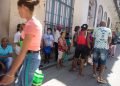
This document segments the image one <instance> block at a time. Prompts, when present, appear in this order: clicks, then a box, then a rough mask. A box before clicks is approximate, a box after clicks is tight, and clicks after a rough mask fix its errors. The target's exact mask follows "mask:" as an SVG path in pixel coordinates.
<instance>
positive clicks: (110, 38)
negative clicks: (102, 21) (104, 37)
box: [108, 30, 112, 45]
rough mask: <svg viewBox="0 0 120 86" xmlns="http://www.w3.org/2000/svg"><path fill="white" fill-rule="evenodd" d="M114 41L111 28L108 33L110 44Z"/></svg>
mask: <svg viewBox="0 0 120 86" xmlns="http://www.w3.org/2000/svg"><path fill="white" fill-rule="evenodd" d="M111 42H112V32H111V30H109V33H108V44H109V45H110V44H111Z"/></svg>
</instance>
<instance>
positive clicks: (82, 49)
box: [75, 45, 88, 59]
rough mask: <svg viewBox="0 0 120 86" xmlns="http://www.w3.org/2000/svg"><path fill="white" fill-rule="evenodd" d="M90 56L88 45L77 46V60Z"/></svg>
mask: <svg viewBox="0 0 120 86" xmlns="http://www.w3.org/2000/svg"><path fill="white" fill-rule="evenodd" d="M87 55H88V48H87V46H86V45H77V47H76V49H75V58H79V57H80V58H82V59H86V58H87Z"/></svg>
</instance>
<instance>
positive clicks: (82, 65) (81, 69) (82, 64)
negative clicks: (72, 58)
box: [79, 59, 85, 75]
mask: <svg viewBox="0 0 120 86" xmlns="http://www.w3.org/2000/svg"><path fill="white" fill-rule="evenodd" d="M84 62H85V60H84V59H80V73H79V74H80V75H83V67H84Z"/></svg>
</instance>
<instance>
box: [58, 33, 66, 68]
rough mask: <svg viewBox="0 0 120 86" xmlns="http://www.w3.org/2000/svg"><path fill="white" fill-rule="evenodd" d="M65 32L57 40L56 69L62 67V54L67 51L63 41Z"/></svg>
mask: <svg viewBox="0 0 120 86" xmlns="http://www.w3.org/2000/svg"><path fill="white" fill-rule="evenodd" d="M65 35H66V34H65V32H61V36H60V38H59V39H58V63H57V67H64V65H63V61H62V59H63V54H64V52H66V51H67V45H66V41H65Z"/></svg>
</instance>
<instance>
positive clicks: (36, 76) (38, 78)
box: [32, 69, 44, 86]
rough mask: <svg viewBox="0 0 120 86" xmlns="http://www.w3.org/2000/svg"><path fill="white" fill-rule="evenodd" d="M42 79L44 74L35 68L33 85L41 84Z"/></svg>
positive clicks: (38, 85) (39, 85)
mask: <svg viewBox="0 0 120 86" xmlns="http://www.w3.org/2000/svg"><path fill="white" fill-rule="evenodd" d="M43 79H44V75H43V73H42V71H41V70H39V69H37V70H36V71H35V73H34V77H33V83H32V84H33V86H41V85H42V82H43Z"/></svg>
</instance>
